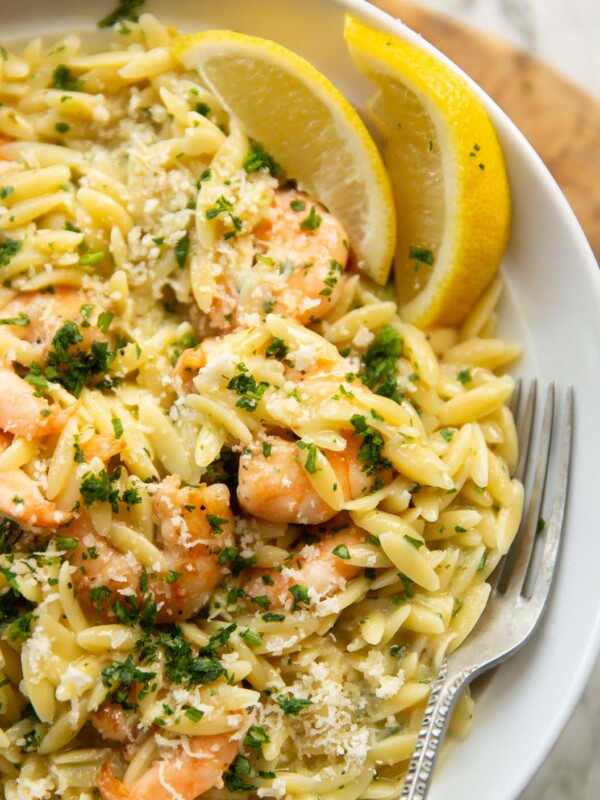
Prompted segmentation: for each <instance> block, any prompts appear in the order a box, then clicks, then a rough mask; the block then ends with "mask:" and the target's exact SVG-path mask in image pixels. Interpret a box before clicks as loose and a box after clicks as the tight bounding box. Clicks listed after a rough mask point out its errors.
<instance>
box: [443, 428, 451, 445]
mask: <svg viewBox="0 0 600 800" xmlns="http://www.w3.org/2000/svg"><path fill="white" fill-rule="evenodd" d="M440 436H441V437H442V439H445V440H446V441H447V442H448V444H450V442H451V441H452V439H453V438H454V431H453V430H452V429H451V428H442V430H441V431H440Z"/></svg>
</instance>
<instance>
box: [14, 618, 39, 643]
mask: <svg viewBox="0 0 600 800" xmlns="http://www.w3.org/2000/svg"><path fill="white" fill-rule="evenodd" d="M36 619H37V616H36V615H35V614H34V613H33V611H26V612H25V613H24V614H19V616H18V617H17V618H16V619H15V620H13V622H11V623H10V625H9V626H8V638H9V639H10V640H11V642H14V641H16V640H20V639H29V637H30V636H31V633H32V631H31V624H32V622H34V620H36Z"/></svg>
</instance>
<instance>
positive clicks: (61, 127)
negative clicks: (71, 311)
mask: <svg viewBox="0 0 600 800" xmlns="http://www.w3.org/2000/svg"><path fill="white" fill-rule="evenodd" d="M54 130H55V131H56V132H57V133H68V132H69V131H70V130H71V126H70V125H69V123H68V122H57V123H56V125H55V126H54ZM79 263H80V264H81V261H80V262H79Z"/></svg>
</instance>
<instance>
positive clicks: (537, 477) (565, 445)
mask: <svg viewBox="0 0 600 800" xmlns="http://www.w3.org/2000/svg"><path fill="white" fill-rule="evenodd" d="M519 395H520V385H519V387H518V389H517V391H516V392H515V396H514V398H513V406H514V411H515V414H516V418H517V419H518V420H519V422H518V430H519V443H520V446H521V454H520V457H519V463H518V465H517V469H516V472H515V477H517V478H519V480H523V476H524V475H525V472H526V467H527V465H528V463H530V460H531V459H532V458H535V467H534V473H533V484H532V488H531V494H530V498H529V504H528V506H527V510H526V512H525V514H524V517H523V521H522V523H521V526H520V528H519V531H518V533H517V535H516V537H515V541H514V542H513V545H512V547H511V549H510V551H509V553H508V555H507V556H506V558H505V559H504V563H503V564H502V563H501V564H500V565H499V566H498V569H497V570H496V573H495V574H498V573H499V574H498V578H497V580H496V583H495V586H494V587H493V588H492V592H491V594H490V597H489V601H488V604H487V606H486V609H485V611H484V613H483V614H482V616H481V619H480V620H479V622H478V624H477V625H476V626H475V629H474V630H473V632H472V633H471V635H470V636H469V638H468V639H467V641H466V643H465V644H464V645H462V646H461V647H460V648H458V650H456V651H455V652H454V653H452V654H451V655H450V656H449V658H448V659H447V660H446V661H445V662H444V664H443V665H442V668H441V670H440V673H439V675H438V677H437V679H436V681H435V683H434V685H433V688H432V691H431V696H430V698H429V702H428V704H427V708H426V709H425V715H424V717H423V723H422V726H421V730H420V732H419V736H418V738H417V743H416V745H415V750H414V753H413V757H412V760H411V762H410V766H409V768H408V775H407V777H406V781H405V783H404V788H403V790H402V795H401V800H425V798H426V797H427V795H428V793H429V788H430V786H431V780H432V775H433V768H434V765H435V762H436V759H437V756H438V754H439V751H440V746H441V743H442V740H443V738H444V735H445V733H446V730H447V729H448V725H449V723H450V717H451V715H452V710H453V708H454V706H455V704H456V701H457V700H458V697H459V695H460V693H461V691H462V690H463V689H464V688H465V687H466V686H468V685H469V684H470V683H471V681H472V680H474V679H475V678H476V677H477V676H478V675H481V674H482V673H483V672H485V671H486V670H488V669H490V668H491V667H494V666H496V665H498V664H500V663H502V662H503V661H506V659H508V658H510V656H512V655H513V654H514V653H516V652H517V650H519V649H520V648H521V647H522V646H523V645H524V644H525V642H526V641H527V640H528V639H529V637H530V636H531V635H532V633H533V632H534V630H535V629H536V627H537V625H538V623H539V621H540V619H541V617H542V615H543V613H544V609H545V606H546V601H547V599H548V595H549V593H550V588H551V586H552V578H553V575H554V568H555V566H556V561H557V558H558V553H559V547H560V539H561V533H562V528H563V520H564V514H565V506H566V502H567V492H568V487H569V472H570V464H571V441H572V438H573V389H572V387H569V389H568V390H567V393H566V400H565V406H564V412H563V415H562V423H561V425H560V430H556V431H555V428H556V427H558V426H555V424H554V416H555V414H554V412H555V405H556V392H555V388H554V384H550V386H549V388H548V391H547V394H546V401H545V404H544V416H543V420H542V426H541V430H540V433H539V436H538V437H537V439H538V445H537V453H535V454H534V453H533V449H534V447H533V443H532V439H533V438H534V437H533V436H532V433H533V428H534V425H533V423H534V417H535V409H536V398H537V384H536V382H535V381H534V383H533V384H532V385H531V388H530V390H529V393H528V397H527V400H526V402H525V404H524V410H523V413H522V414H520V415H519V414H518V409H519V399H520V397H519ZM556 440H559V445H558V447H559V453H558V463H557V466H556V470H554V472H555V476H554V480H553V481H552V480H551V479H550V478H551V476H550V475H549V470H548V465H549V463H550V455H551V450H552V447H551V445H552V443H553V441H554V442H556ZM552 483H553V484H554V495H553V499H552V507H551V512H550V516H549V518H548V522H547V525H546V526H545V544H544V551H543V556H542V559H541V563H540V564H539V565H537V564H536V558H535V551H536V549H537V548H536V547H535V546H534V545H535V544H536V539H537V534H538V533H541V531H540V527H541V525H540V522H541V517H540V512H541V509H542V503H543V502H544V497H545V494H547V493H548V491H549V490H550V486H551V484H552Z"/></svg>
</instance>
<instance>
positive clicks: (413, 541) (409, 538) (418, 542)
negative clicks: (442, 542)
mask: <svg viewBox="0 0 600 800" xmlns="http://www.w3.org/2000/svg"><path fill="white" fill-rule="evenodd" d="M404 539H405V541H407V542H408V543H409V544H410V545H412V547H414V548H415V550H418V549H419V548H420V547H423V545H424V544H425V542H422V541H421V540H420V539H416V538H415V537H414V536H409V535H408V534H407V533H405V534H404Z"/></svg>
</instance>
